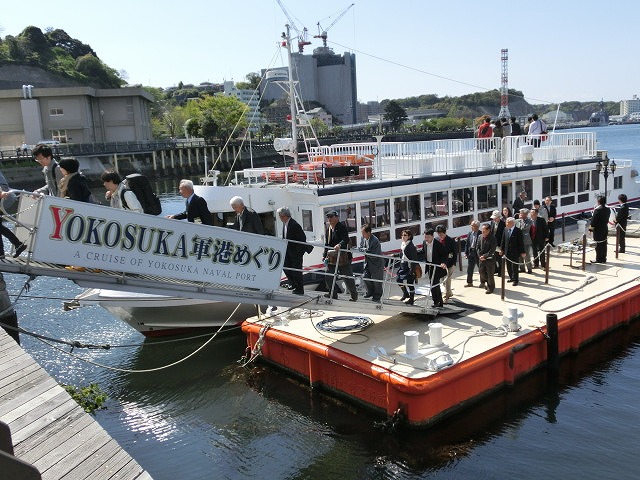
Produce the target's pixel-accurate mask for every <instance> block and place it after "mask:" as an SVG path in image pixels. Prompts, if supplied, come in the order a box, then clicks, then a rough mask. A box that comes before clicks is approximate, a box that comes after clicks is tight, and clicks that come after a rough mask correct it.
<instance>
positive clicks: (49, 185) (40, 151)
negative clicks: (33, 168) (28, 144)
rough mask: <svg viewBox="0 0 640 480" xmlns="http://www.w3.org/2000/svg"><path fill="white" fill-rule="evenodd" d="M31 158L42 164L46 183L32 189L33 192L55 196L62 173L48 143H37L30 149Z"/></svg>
mask: <svg viewBox="0 0 640 480" xmlns="http://www.w3.org/2000/svg"><path fill="white" fill-rule="evenodd" d="M31 153H32V155H33V158H34V159H35V161H36V162H38V163H39V164H40V165H42V174H43V175H44V179H45V182H46V184H45V185H44V186H43V187H40V188H38V189H37V190H34V193H39V194H42V195H51V196H52V197H57V196H59V195H58V185H60V182H61V181H62V177H63V176H64V175H63V173H62V172H61V171H60V168H59V165H58V162H56V161H55V160H54V158H53V152H52V151H51V147H50V146H49V145H44V144H42V143H41V144H39V145H36V146H35V148H34V149H33V150H32V152H31Z"/></svg>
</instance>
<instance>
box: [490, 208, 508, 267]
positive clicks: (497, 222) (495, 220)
mask: <svg viewBox="0 0 640 480" xmlns="http://www.w3.org/2000/svg"><path fill="white" fill-rule="evenodd" d="M504 226H505V224H504V220H503V219H502V215H500V212H499V211H498V210H494V211H493V212H492V213H491V234H492V235H493V236H494V237H496V244H498V245H502V235H503V232H504ZM494 257H495V262H496V266H495V268H494V270H495V271H496V272H497V274H498V276H500V256H499V255H494Z"/></svg>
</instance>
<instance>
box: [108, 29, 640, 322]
mask: <svg viewBox="0 0 640 480" xmlns="http://www.w3.org/2000/svg"><path fill="white" fill-rule="evenodd" d="M288 44H289V42H288V41H287V45H286V46H287V47H288V46H289V45H288ZM288 50H289V53H290V48H289V49H288ZM289 78H292V71H291V68H289ZM288 83H289V88H290V92H289V93H290V99H291V100H292V101H291V102H290V103H291V119H292V121H291V126H292V138H291V139H276V141H275V142H274V146H275V147H276V149H278V150H280V151H282V152H283V153H285V154H288V155H289V156H290V157H291V158H292V163H291V164H290V165H289V166H286V167H268V168H247V169H244V170H241V171H237V172H235V173H234V175H233V176H229V178H228V179H227V180H228V182H227V184H225V185H222V184H218V175H217V173H219V172H215V171H211V172H209V173H208V174H207V176H206V177H205V178H203V181H202V185H196V186H195V193H196V194H197V195H199V196H201V197H204V198H205V199H206V201H207V204H208V206H209V209H210V210H211V211H212V212H214V222H215V224H216V225H218V226H227V225H229V224H230V223H232V222H233V218H234V216H235V213H234V212H233V211H232V210H231V207H230V205H229V200H230V199H231V198H232V197H234V196H240V197H242V198H243V199H244V202H245V204H246V206H247V207H249V208H251V209H253V210H255V211H256V212H257V213H258V214H259V215H260V218H261V219H262V223H263V225H264V227H265V231H266V233H267V234H268V235H274V236H276V235H277V234H278V232H281V231H282V224H281V223H280V220H279V218H278V216H277V214H276V210H277V209H278V208H279V207H282V206H286V207H289V209H290V210H291V212H292V215H293V218H294V219H295V220H297V221H298V222H299V223H300V224H301V225H302V227H303V229H304V231H305V233H306V236H307V241H308V242H309V243H311V244H314V245H316V246H322V245H324V241H325V238H324V235H325V228H326V213H327V212H329V211H332V210H335V211H337V212H338V213H339V217H340V221H341V222H343V223H344V224H345V225H346V227H347V229H348V231H349V238H350V245H351V246H352V247H356V246H357V245H358V242H359V238H360V229H361V227H362V226H363V225H365V224H369V225H370V226H371V228H372V232H373V234H374V235H376V236H377V237H378V239H379V240H380V242H381V244H382V250H383V252H386V253H393V252H396V251H398V250H399V246H400V242H401V240H400V239H401V232H402V231H403V230H406V229H408V230H411V231H412V232H413V233H414V236H415V237H416V240H417V242H416V243H417V244H420V243H421V240H422V233H423V232H424V230H425V229H427V228H435V227H436V226H437V225H444V226H445V227H446V228H447V233H448V235H450V236H451V237H454V238H455V237H462V238H464V237H465V236H466V234H467V233H468V232H469V224H470V222H471V221H472V220H479V221H480V222H488V221H490V217H491V214H492V212H493V211H494V210H499V211H501V210H502V208H503V207H505V206H508V207H511V205H512V202H513V200H514V199H515V198H516V196H517V195H518V193H519V192H521V191H525V192H526V193H527V198H528V200H527V202H528V203H526V204H525V205H527V206H531V201H532V200H533V199H540V200H542V199H544V197H546V196H550V197H551V198H552V199H553V203H554V205H555V206H556V208H557V222H556V238H558V237H559V236H560V235H561V233H560V229H561V228H562V224H563V222H567V223H575V222H576V221H578V220H580V219H583V218H585V217H586V216H589V215H590V213H591V211H592V210H593V207H594V204H595V200H596V196H597V195H600V194H602V193H606V195H607V198H608V199H612V200H614V199H617V197H618V194H620V193H625V194H626V195H627V196H628V198H629V201H630V202H634V201H637V200H640V191H639V187H638V182H637V175H638V173H637V171H636V170H634V169H633V167H632V164H631V161H628V160H621V159H615V162H610V160H609V158H608V156H607V152H605V151H598V150H597V147H596V134H595V133H594V132H584V131H580V132H565V133H563V132H556V133H549V134H548V136H545V138H542V139H531V138H528V137H526V136H509V137H505V138H486V139H478V138H463V139H451V140H433V141H421V142H386V141H384V137H383V136H382V135H380V136H376V137H375V139H373V138H372V141H371V142H363V143H347V144H335V145H331V146H320V145H319V144H317V143H316V144H315V145H314V144H312V143H311V142H305V148H304V149H301V150H302V151H301V152H299V151H298V147H299V146H300V145H301V144H302V142H299V141H297V140H295V141H294V140H292V139H298V138H299V137H303V138H307V139H308V138H311V139H313V138H314V135H313V131H312V129H311V125H310V122H309V121H308V119H307V117H306V115H305V112H304V109H303V108H302V102H301V101H300V100H299V96H298V95H297V94H296V92H295V88H294V82H288ZM299 129H300V130H302V131H303V132H304V134H303V135H298V130H299ZM533 140H542V141H541V142H540V141H533ZM603 165H606V167H605V168H604V173H605V174H606V176H604V175H603V173H601V170H603V168H602V166H603ZM611 167H616V168H611ZM322 254H323V249H322V248H314V250H313V252H312V253H311V254H309V255H305V259H304V268H305V270H308V271H309V272H313V271H314V270H318V269H321V268H322V267H323V263H322ZM361 260H362V257H361V256H360V257H359V256H358V254H357V253H356V254H355V256H354V262H356V263H357V262H358V261H361ZM307 277H309V278H311V277H312V276H311V275H308V276H307ZM139 300H140V301H139ZM156 300H157V301H158V302H163V301H164V299H163V298H158V299H156ZM109 302H113V300H109ZM109 302H105V305H107V304H108V303H109ZM129 303H131V304H132V305H133V304H135V305H134V306H135V313H133V315H135V314H139V312H141V311H143V309H144V308H145V306H147V305H153V304H154V302H153V301H151V300H150V299H149V298H144V299H141V298H136V296H135V295H133V296H131V297H128V298H120V299H119V307H118V309H120V310H122V311H123V312H126V314H122V315H121V314H119V313H118V312H117V311H115V312H114V313H116V314H117V315H119V316H121V317H127V318H131V315H132V308H133V306H132V308H126V307H125V305H126V304H129ZM219 303H220V302H210V303H209V304H208V307H209V308H211V309H212V311H216V309H221V312H218V313H214V314H212V315H207V316H206V317H203V318H204V320H203V322H204V323H207V320H206V319H210V320H209V322H210V325H211V326H215V325H218V324H220V322H221V321H224V320H225V317H224V313H222V310H224V311H228V310H229V309H228V308H226V307H227V306H223V305H220V304H219ZM177 304H179V305H181V307H182V306H186V304H187V302H186V301H184V300H183V301H177ZM158 305H161V303H159V304H158ZM198 308H207V303H206V302H205V303H204V305H203V303H202V302H201V301H198ZM111 310H112V311H114V309H113V308H111ZM188 316H189V317H190V318H193V316H191V315H188ZM180 317H181V318H185V316H184V315H180ZM173 319H174V320H175V316H174V317H173ZM174 320H173V321H172V322H171V327H170V328H169V329H170V330H173V329H174V328H175V326H174V323H175V321H174ZM129 323H130V324H131V325H132V326H134V327H135V328H137V329H138V330H140V331H142V332H143V333H146V332H145V328H146V327H145V326H144V324H143V322H136V321H133V322H131V321H130V322H129ZM159 323H161V320H160V318H158V319H156V321H155V322H154V324H155V327H154V329H155V331H156V332H157V331H158V329H161V328H162V326H161V325H158V324H159ZM186 325H187V324H186V323H185V326H186Z"/></svg>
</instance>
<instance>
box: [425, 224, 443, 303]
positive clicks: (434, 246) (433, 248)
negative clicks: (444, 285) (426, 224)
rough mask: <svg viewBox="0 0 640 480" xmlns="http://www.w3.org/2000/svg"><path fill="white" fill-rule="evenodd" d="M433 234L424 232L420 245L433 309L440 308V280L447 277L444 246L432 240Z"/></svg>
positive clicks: (427, 231) (432, 232)
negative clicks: (429, 285)
mask: <svg viewBox="0 0 640 480" xmlns="http://www.w3.org/2000/svg"><path fill="white" fill-rule="evenodd" d="M434 234H435V232H434V231H433V229H431V228H430V229H427V230H425V232H424V242H423V243H422V253H423V255H424V260H425V262H427V263H426V265H425V269H424V271H425V275H426V276H427V277H428V278H429V282H430V284H431V299H432V300H433V306H434V307H442V306H443V301H442V290H441V289H440V280H441V279H442V278H443V277H446V276H447V264H446V262H445V260H446V258H447V254H446V252H445V249H444V245H442V243H441V242H440V241H438V240H434Z"/></svg>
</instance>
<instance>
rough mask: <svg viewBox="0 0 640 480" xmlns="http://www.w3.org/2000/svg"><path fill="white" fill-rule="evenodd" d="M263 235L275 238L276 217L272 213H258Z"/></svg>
mask: <svg viewBox="0 0 640 480" xmlns="http://www.w3.org/2000/svg"><path fill="white" fill-rule="evenodd" d="M258 215H259V216H260V220H261V221H262V226H263V227H264V233H265V235H271V236H272V237H275V236H276V217H275V216H274V214H273V212H265V213H259V214H258Z"/></svg>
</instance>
